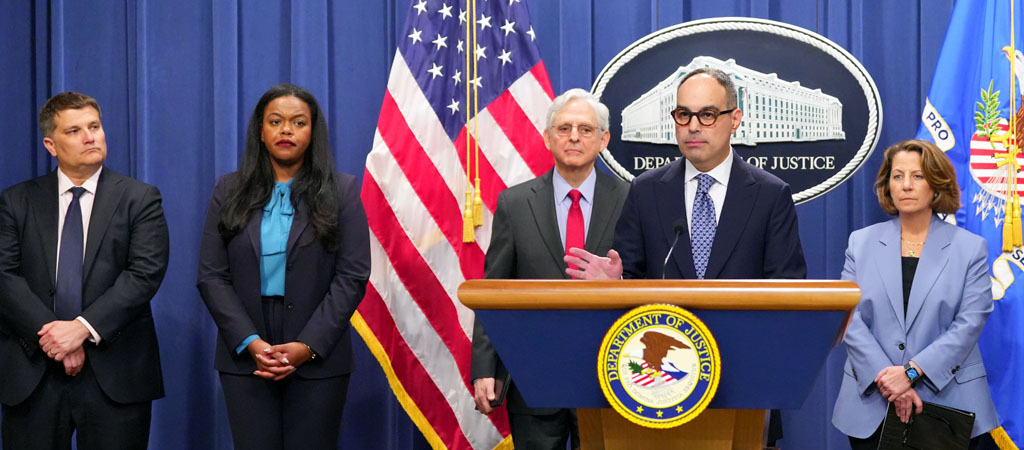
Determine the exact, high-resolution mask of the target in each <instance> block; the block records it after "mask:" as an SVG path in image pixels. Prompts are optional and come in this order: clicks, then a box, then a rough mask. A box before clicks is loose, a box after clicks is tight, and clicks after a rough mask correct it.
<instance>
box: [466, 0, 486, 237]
mask: <svg viewBox="0 0 1024 450" xmlns="http://www.w3.org/2000/svg"><path fill="white" fill-rule="evenodd" d="M475 23H476V0H473V137H474V139H473V153H474V155H473V156H474V159H473V160H474V162H475V165H476V168H475V169H474V171H476V188H475V189H474V192H475V194H474V195H473V225H474V226H477V227H478V226H480V225H483V224H484V200H483V197H481V196H480V135H479V134H477V131H478V130H477V119H476V118H477V116H478V115H479V114H480V105H479V102H480V93H479V89H480V86H478V85H477V83H476V80H477V77H478V74H477V67H476V65H477V57H476V25H475ZM467 53H469V52H468V51H467ZM466 166H467V168H468V167H469V161H466Z"/></svg>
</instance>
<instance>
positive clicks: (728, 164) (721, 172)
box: [683, 147, 733, 187]
mask: <svg viewBox="0 0 1024 450" xmlns="http://www.w3.org/2000/svg"><path fill="white" fill-rule="evenodd" d="M732 158H733V151H732V147H729V154H728V155H726V157H725V159H724V160H723V161H722V162H721V163H719V164H718V165H717V166H715V168H714V169H711V170H709V171H707V172H701V171H699V170H697V168H696V167H694V166H693V164H691V163H690V161H689V160H686V158H683V159H684V160H685V164H686V182H687V183H689V182H690V181H693V179H694V178H696V177H697V175H700V174H701V173H707V174H708V175H711V178H714V179H715V181H716V182H718V183H721V184H722V186H726V187H728V186H729V175H730V173H731V172H732Z"/></svg>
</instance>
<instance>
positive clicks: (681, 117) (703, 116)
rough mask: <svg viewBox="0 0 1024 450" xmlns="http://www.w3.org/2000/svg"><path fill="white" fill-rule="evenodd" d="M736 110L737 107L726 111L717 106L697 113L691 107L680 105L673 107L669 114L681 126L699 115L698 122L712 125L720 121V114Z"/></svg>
mask: <svg viewBox="0 0 1024 450" xmlns="http://www.w3.org/2000/svg"><path fill="white" fill-rule="evenodd" d="M735 110H736V108H733V109H727V110H725V111H719V110H717V109H715V108H704V109H702V110H700V111H697V112H696V113H693V112H692V111H690V110H689V109H686V108H683V107H682V106H680V107H678V108H676V109H673V110H672V112H671V113H669V114H671V115H672V119H674V120H675V121H676V123H677V124H679V126H681V127H685V126H687V125H689V124H690V119H692V118H694V117H695V116H696V117H697V122H700V124H701V125H704V126H706V127H710V126H711V125H714V124H715V122H717V121H718V118H719V117H720V116H723V115H726V114H729V113H731V112H733V111H735Z"/></svg>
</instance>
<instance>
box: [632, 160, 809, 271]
mask: <svg viewBox="0 0 1024 450" xmlns="http://www.w3.org/2000/svg"><path fill="white" fill-rule="evenodd" d="M685 172H686V166H685V165H684V160H683V159H682V158H680V159H678V160H676V161H674V162H672V163H670V164H668V165H665V166H662V167H660V168H658V169H655V170H651V171H648V172H645V173H643V174H642V175H640V176H639V177H637V178H636V179H634V180H633V186H632V187H631V188H630V190H629V196H628V197H627V198H626V203H625V205H624V206H623V207H622V214H621V215H620V216H619V223H618V224H617V225H616V227H615V249H616V250H618V252H619V255H620V256H621V257H622V267H623V277H624V278H662V276H663V274H664V277H665V278H686V279H693V278H696V277H697V275H696V270H695V269H694V267H693V252H692V250H691V246H690V233H689V231H687V230H688V229H689V227H688V226H687V224H686V203H685V201H684V197H683V195H684V194H683V191H684V186H685V183H686V180H685ZM676 223H680V224H682V225H683V231H682V233H680V236H679V242H678V243H677V244H676V247H675V250H673V251H672V259H671V260H670V261H669V263H668V266H667V267H663V266H664V264H663V263H664V260H665V257H666V255H668V250H669V247H670V246H671V245H672V241H673V240H674V239H675V231H674V230H673V229H674V225H675V224H676ZM704 277H705V278H706V279H762V278H806V277H807V265H806V263H805V262H804V253H803V249H802V248H801V246H800V234H799V232H798V230H797V219H796V208H795V206H794V204H793V197H792V194H791V193H790V190H789V185H787V184H786V183H784V182H783V181H782V180H780V179H778V178H777V177H775V176H774V175H772V174H770V173H768V172H765V171H764V170H762V169H759V168H757V167H754V166H752V165H750V163H747V162H746V161H744V160H743V158H740V157H739V156H735V155H734V157H733V160H732V170H731V172H730V174H729V186H728V187H727V188H726V193H725V204H724V205H723V206H722V216H721V218H720V219H719V221H718V229H717V231H716V232H715V241H714V243H713V244H712V245H711V257H710V260H709V261H708V267H707V272H706V273H705V276H704Z"/></svg>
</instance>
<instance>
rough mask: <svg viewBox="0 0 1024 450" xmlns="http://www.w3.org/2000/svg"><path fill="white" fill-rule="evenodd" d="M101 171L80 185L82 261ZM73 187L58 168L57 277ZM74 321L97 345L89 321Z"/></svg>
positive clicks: (80, 319) (73, 184) (97, 334)
mask: <svg viewBox="0 0 1024 450" xmlns="http://www.w3.org/2000/svg"><path fill="white" fill-rule="evenodd" d="M102 171H103V167H102V166H101V167H100V168H99V170H97V171H96V173H94V174H92V176H90V177H89V178H88V179H86V180H85V182H84V183H82V187H83V188H85V192H84V193H83V194H82V196H81V197H79V198H78V205H79V206H80V207H81V208H82V232H83V233H82V259H85V249H86V248H87V247H86V244H87V243H88V240H89V219H90V218H92V204H93V202H94V200H96V185H97V184H98V183H99V180H100V172H102ZM73 187H75V183H73V182H71V179H70V178H68V176H67V175H64V172H63V171H61V170H60V169H59V168H58V169H57V200H58V202H59V203H58V204H59V208H58V209H57V211H58V213H59V214H60V216H59V217H58V220H57V269H56V270H55V271H54V273H56V274H57V276H60V274H59V273H57V271H58V270H60V239H61V236H62V235H63V234H64V217H65V216H67V215H68V207H69V206H71V200H72V199H74V197H75V196H74V194H72V193H71V188H73ZM83 275H84V274H83ZM75 319H77V320H78V321H79V322H81V323H82V324H83V325H85V328H87V329H89V334H90V335H92V337H90V338H89V341H90V342H92V343H94V344H99V342H100V339H101V338H100V335H99V333H97V332H96V329H94V328H93V327H92V325H90V324H89V321H88V320H85V318H84V317H82V316H78V317H76V318H75Z"/></svg>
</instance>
